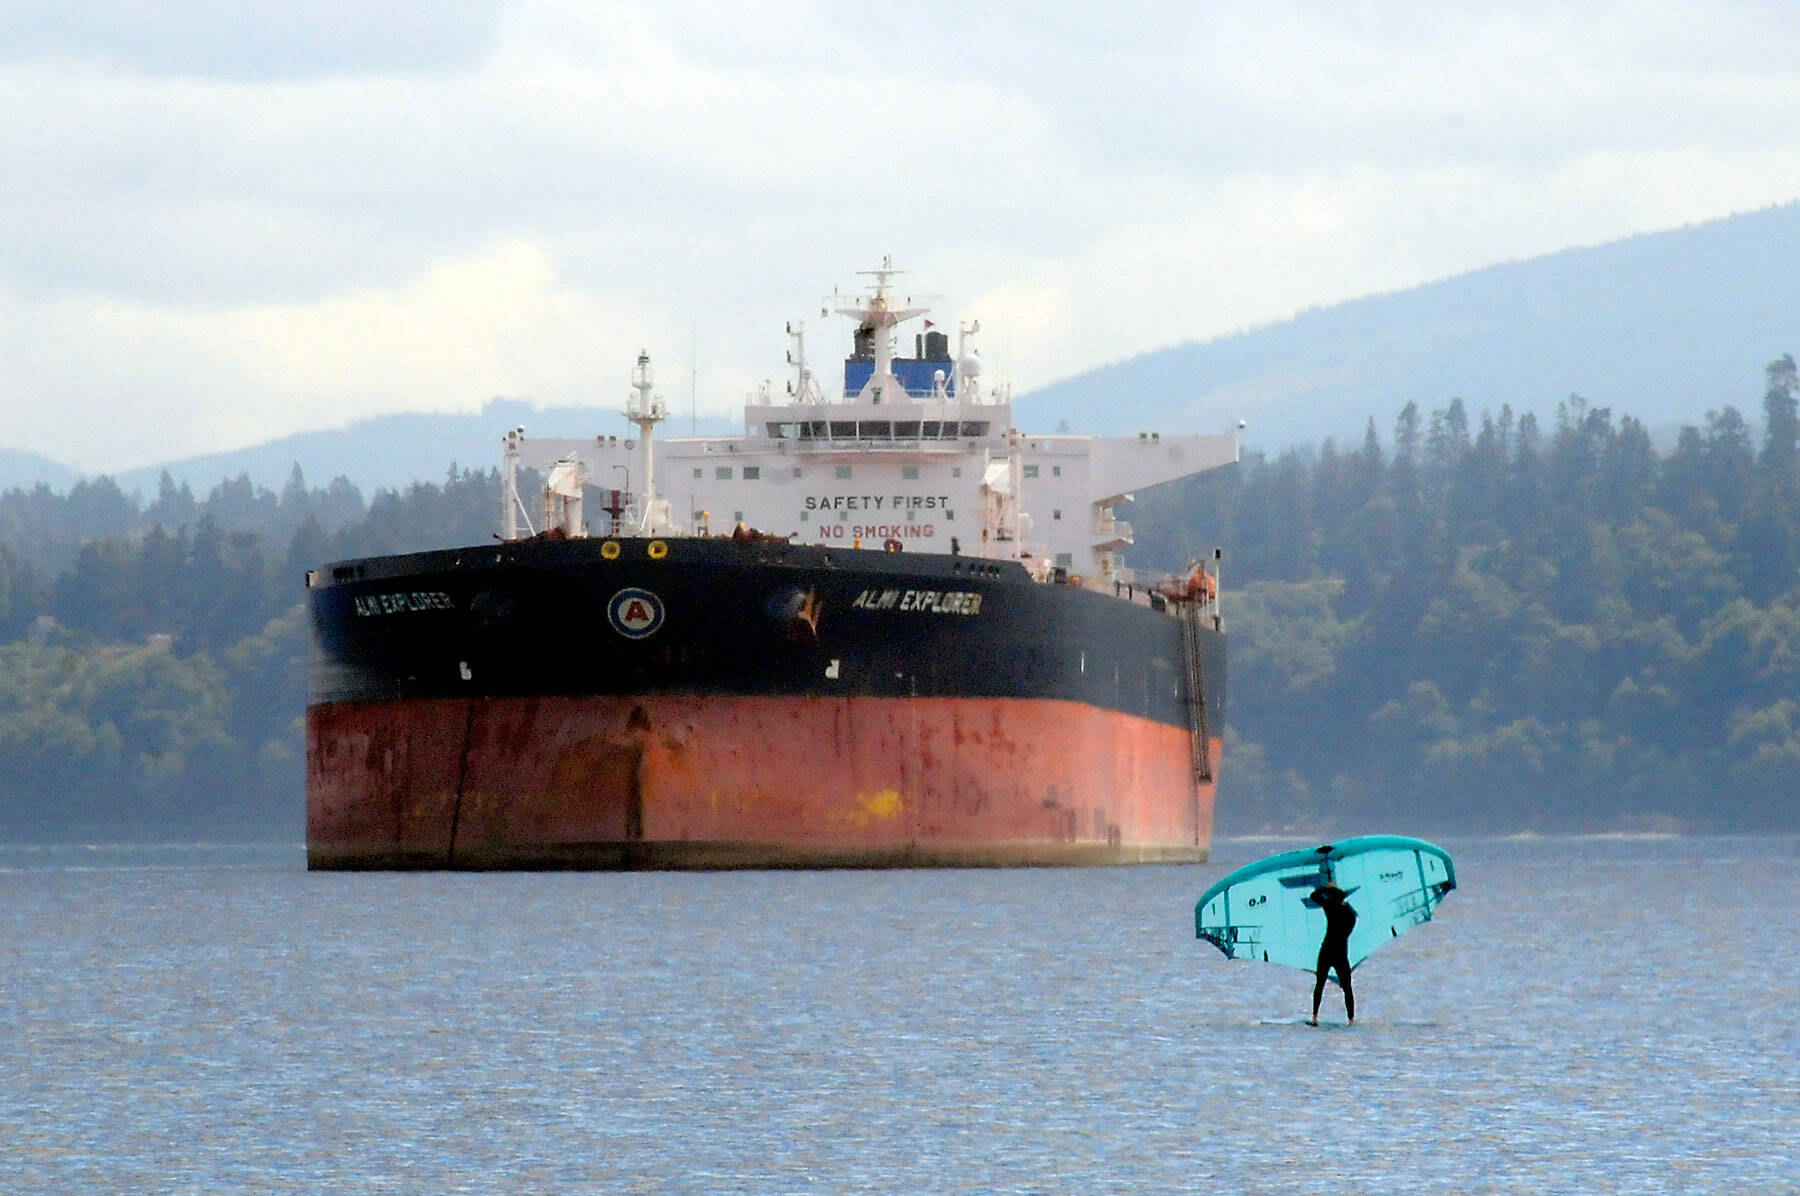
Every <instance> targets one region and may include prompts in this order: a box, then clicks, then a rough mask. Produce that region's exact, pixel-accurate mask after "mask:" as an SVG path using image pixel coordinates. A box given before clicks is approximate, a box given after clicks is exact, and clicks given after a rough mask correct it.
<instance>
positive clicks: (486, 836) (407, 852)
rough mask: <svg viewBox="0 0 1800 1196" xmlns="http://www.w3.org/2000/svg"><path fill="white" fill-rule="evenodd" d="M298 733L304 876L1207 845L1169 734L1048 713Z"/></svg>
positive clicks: (731, 714)
mask: <svg viewBox="0 0 1800 1196" xmlns="http://www.w3.org/2000/svg"><path fill="white" fill-rule="evenodd" d="M308 735H309V741H310V751H309V768H310V771H311V776H310V784H309V787H308V807H307V822H308V851H309V860H310V862H311V863H312V865H313V866H314V867H319V868H471V869H481V868H732V867H756V868H772V867H857V866H862V867H887V866H899V865H943V866H953V865H976V866H979V865H1005V864H1079V863H1125V862H1145V861H1169V862H1174V861H1195V860H1203V859H1204V858H1205V856H1206V845H1207V844H1208V843H1209V842H1210V839H1211V821H1212V793H1211V786H1210V785H1207V786H1204V787H1201V788H1196V787H1195V786H1194V785H1193V784H1192V780H1191V776H1190V774H1189V772H1188V762H1189V756H1188V751H1189V743H1188V736H1187V733H1186V732H1185V731H1184V730H1183V729H1181V728H1178V727H1171V726H1169V725H1167V724H1165V723H1158V722H1154V721H1152V720H1148V719H1144V718H1142V717H1138V716H1133V715H1128V714H1123V713H1120V712H1117V711H1107V710H1097V709H1094V708H1092V707H1087V706H1083V705H1080V704H1078V703H1071V702H1062V701H1055V700H1037V701H1033V700H1029V699H1025V700H1021V699H959V698H919V699H911V698H874V697H853V698H843V699H827V698H811V697H738V698H731V697H719V696H714V695H658V696H644V697H586V698H579V697H569V698H562V697H556V698H488V699H463V700H457V699H436V700H407V701H386V702H381V701H377V702H346V703H334V704H328V705H323V706H317V707H315V708H313V710H312V711H311V712H310V713H309V715H308ZM1213 750H1214V752H1215V753H1216V752H1217V750H1218V745H1217V744H1214V745H1213ZM1183 794H1186V795H1188V797H1187V800H1173V801H1172V800H1170V797H1171V795H1183Z"/></svg>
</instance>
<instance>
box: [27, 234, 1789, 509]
mask: <svg viewBox="0 0 1800 1196" xmlns="http://www.w3.org/2000/svg"><path fill="white" fill-rule="evenodd" d="M1784 352H1800V203H1790V204H1785V205H1782V206H1780V207H1775V208H1768V209H1764V210H1762V211H1758V212H1751V213H1746V214H1742V215H1737V216H1729V217H1726V218H1724V219H1722V220H1715V221H1711V222H1709V223H1705V224H1699V225H1690V226H1686V227H1683V228H1678V229H1671V230H1669V231H1666V232H1657V233H1646V234H1643V235H1641V236H1636V237H1630V238H1627V239H1625V240H1622V241H1615V242H1612V243H1610V244H1606V245H1599V246H1594V247H1591V248H1581V249H1566V250H1563V251H1561V252H1559V253H1553V254H1550V255H1547V256H1545V257H1538V258H1531V259H1529V260H1526V261H1522V262H1508V263H1504V264H1501V265H1497V266H1489V267H1486V268H1483V269H1480V270H1475V271H1472V272H1470V273H1467V274H1460V275H1457V276H1455V277H1452V278H1446V279H1442V280H1440V281H1437V282H1432V283H1426V284H1424V285H1422V286H1417V287H1413V288H1412V289H1410V290H1405V291H1397V292H1393V293H1390V294H1383V295H1372V296H1368V297H1366V298H1362V299H1354V300H1350V301H1349V302H1345V303H1340V304H1337V305H1335V306H1332V307H1327V308H1318V309H1313V310H1311V311H1306V312H1303V313H1301V314H1300V315H1298V316H1295V317H1294V318H1293V319H1291V320H1286V321H1283V322H1281V323H1278V324H1271V325H1268V326H1266V327H1262V328H1257V329H1253V330H1251V331H1249V332H1244V333H1240V334H1237V335H1234V336H1228V337H1221V338H1219V339H1216V340H1212V341H1206V342H1195V343H1191V344H1185V345H1178V346H1175V347H1173V348H1168V349H1161V350H1157V351H1155V352H1151V353H1145V354H1142V355H1140V356H1137V357H1133V358H1131V359H1129V360H1127V361H1122V362H1118V363H1116V364H1113V365H1107V366H1102V367H1100V368H1098V369H1093V370H1089V371H1087V372H1086V373H1083V374H1078V375H1076V376H1075V377H1072V378H1067V379H1064V380H1063V381H1061V382H1057V383H1053V384H1052V385H1049V386H1046V387H1043V388H1041V389H1038V390H1035V391H1032V392H1030V393H1028V394H1024V395H1022V396H1020V397H1019V398H1018V400H1017V403H1016V418H1017V419H1018V421H1019V423H1020V424H1021V426H1024V427H1028V428H1030V429H1032V430H1034V431H1050V430H1052V429H1054V428H1057V427H1058V426H1059V425H1062V424H1064V423H1066V424H1067V425H1068V426H1069V428H1070V429H1072V430H1074V431H1077V432H1093V433H1103V434H1121V433H1123V434H1129V433H1131V432H1134V431H1148V430H1157V431H1164V430H1166V431H1171V432H1173V431H1197V432H1222V431H1226V430H1228V429H1232V428H1235V427H1236V425H1237V421H1238V420H1240V419H1244V420H1247V421H1248V423H1249V426H1248V428H1247V429H1246V431H1245V439H1246V442H1247V443H1248V444H1250V445H1253V446H1261V447H1264V448H1272V449H1280V448H1284V447H1287V446H1289V445H1294V444H1303V443H1318V442H1320V441H1322V440H1324V439H1325V438H1326V437H1328V436H1330V437H1336V438H1337V439H1338V440H1339V441H1340V442H1346V441H1360V439H1361V437H1362V434H1363V429H1364V427H1365V426H1366V424H1367V422H1368V420H1369V419H1370V417H1371V416H1372V417H1373V418H1374V420H1375V423H1376V427H1377V429H1378V430H1379V432H1380V433H1381V436H1382V439H1383V442H1384V443H1385V442H1387V441H1388V440H1389V438H1390V435H1391V433H1392V430H1393V420H1394V416H1395V414H1396V413H1397V412H1398V411H1399V410H1400V408H1401V407H1403V406H1404V405H1405V404H1406V403H1407V402H1408V401H1409V400H1412V401H1416V402H1418V404H1419V405H1420V407H1421V408H1423V409H1424V410H1426V411H1430V410H1432V409H1434V408H1437V407H1442V406H1443V405H1445V404H1446V403H1448V402H1449V401H1450V399H1451V398H1452V397H1455V396H1461V397H1462V398H1463V399H1464V401H1465V402H1466V403H1467V404H1468V406H1469V407H1470V409H1471V414H1472V415H1475V416H1479V414H1480V413H1481V412H1482V411H1483V410H1488V411H1494V412H1497V411H1498V410H1499V408H1500V405H1501V404H1502V403H1510V404H1511V405H1512V407H1513V409H1514V410H1515V411H1521V412H1523V411H1533V412H1536V413H1538V415H1539V416H1540V418H1544V417H1548V416H1549V415H1551V414H1552V413H1553V412H1554V411H1555V409H1556V405H1557V404H1558V403H1559V402H1562V401H1563V400H1565V399H1567V398H1568V397H1569V395H1570V394H1571V393H1578V394H1580V395H1582V396H1583V397H1584V398H1586V399H1587V400H1588V401H1589V403H1590V404H1592V405H1594V406H1601V407H1612V408H1614V409H1615V410H1617V411H1620V412H1622V413H1627V414H1630V415H1633V416H1636V417H1637V418H1639V419H1641V420H1643V421H1644V422H1645V423H1646V424H1648V425H1650V426H1651V427H1652V428H1653V429H1655V428H1673V427H1675V426H1677V425H1679V424H1682V423H1695V422H1698V421H1699V420H1700V419H1701V418H1702V417H1703V416H1704V414H1705V413H1706V412H1707V411H1708V410H1713V409H1717V408H1720V407H1723V406H1725V405H1727V404H1730V405H1733V406H1736V407H1737V408H1738V409H1739V410H1741V411H1743V412H1744V413H1745V414H1746V415H1747V416H1749V417H1751V418H1752V419H1754V418H1755V417H1756V415H1757V414H1758V404H1759V402H1760V400H1761V397H1762V384H1763V376H1762V371H1763V367H1764V366H1765V365H1766V364H1767V363H1768V362H1769V361H1770V360H1772V359H1773V358H1775V357H1777V356H1779V355H1781V354H1782V353H1784ZM520 424H523V425H524V426H525V428H526V430H527V433H528V434H530V435H534V436H570V437H586V436H592V435H596V434H601V433H606V434H611V435H622V434H624V433H625V432H626V431H627V430H628V425H626V424H625V422H624V419H623V417H622V415H621V413H620V411H619V410H618V409H616V408H601V407H557V408H546V409H539V408H537V407H534V406H532V405H531V404H530V403H527V402H522V401H520V400H516V399H494V400H492V401H490V402H489V403H488V404H487V405H486V406H484V407H483V408H482V409H481V411H479V412H476V413H463V414H401V415H383V416H376V417H374V418H371V419H366V420H362V421H359V422H357V423H355V424H352V425H350V426H349V427H347V428H340V429H333V430H329V431H317V432H302V433H299V434H296V435H293V436H286V437H283V438H281V439H279V440H273V441H269V442H268V443H265V444H260V445H255V446H253V447H250V448H244V449H238V450H234V451H231V452H223V453H213V454H208V455H205V456H198V457H189V458H185V459H182V460H177V461H171V462H168V463H166V464H162V465H155V466H149V467H147V468H144V469H135V470H129V471H126V472H124V473H122V474H119V475H117V476H116V478H115V480H116V481H117V482H118V483H119V485H120V487H121V488H122V489H124V490H125V491H126V492H127V493H130V492H132V491H133V490H136V491H138V492H140V493H142V494H144V495H145V496H147V497H149V496H154V495H155V493H156V489H157V482H158V479H159V477H160V475H161V473H162V472H163V471H164V470H165V469H166V470H167V471H168V472H169V473H170V475H171V476H173V477H174V478H175V479H176V480H177V481H184V482H186V483H187V484H189V485H190V486H192V487H193V488H194V490H195V491H196V492H197V493H202V494H203V493H205V492H207V491H209V490H210V489H211V488H212V487H213V486H214V485H216V484H217V483H218V482H219V481H220V480H222V479H224V478H227V477H236V476H237V475H239V474H247V475H249V477H250V479H251V480H252V481H254V482H256V483H258V484H259V485H263V486H268V487H270V488H271V489H275V488H279V487H280V486H281V485H282V484H284V483H285V482H286V480H287V478H288V475H289V474H290V472H291V471H292V469H293V467H294V466H295V465H296V464H298V465H299V466H300V468H301V469H302V471H303V472H304V473H305V475H306V477H307V478H308V480H309V481H311V482H313V483H314V484H322V483H324V482H328V481H330V480H331V479H332V478H335V477H337V476H339V475H343V476H347V477H349V478H350V480H351V481H353V482H355V483H356V484H357V485H359V486H361V487H363V488H364V489H365V490H373V489H375V488H377V487H382V486H386V487H401V486H405V485H407V484H408V483H410V482H413V481H419V480H424V481H435V480H439V479H441V478H442V477H443V476H444V473H445V471H446V470H447V469H448V468H449V467H450V465H451V464H452V463H455V464H457V465H458V466H461V467H465V468H478V469H487V468H490V467H492V466H494V465H497V464H499V461H500V438H501V436H502V435H503V434H504V433H505V430H506V429H507V428H510V427H514V426H517V425H520ZM690 426H691V425H690V424H689V422H688V421H687V420H685V419H682V418H680V417H677V418H675V419H672V420H671V421H670V422H669V424H668V425H666V428H667V430H668V432H669V434H671V435H686V434H688V431H689V427H690ZM740 426H741V425H740V424H739V423H738V421H737V419H736V418H735V417H732V418H726V417H720V416H712V417H706V418H703V419H701V420H700V421H699V423H698V431H699V432H700V433H702V434H706V435H721V434H728V433H730V432H733V431H736V430H737V429H738V428H739V427H740ZM77 476H79V475H78V473H77V471H76V470H74V469H72V468H70V467H68V466H64V465H60V464H58V463H56V462H54V461H50V460H48V459H46V458H43V457H41V456H38V455H37V454H33V453H26V452H18V451H11V450H0V488H10V487H12V486H31V485H34V484H36V483H37V482H38V481H43V482H46V483H48V484H49V485H51V486H52V487H53V488H55V489H59V490H61V489H66V488H67V486H68V485H69V484H70V483H72V482H73V481H74V480H75V479H76V477H77Z"/></svg>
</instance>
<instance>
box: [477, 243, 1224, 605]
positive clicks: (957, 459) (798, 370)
mask: <svg viewBox="0 0 1800 1196" xmlns="http://www.w3.org/2000/svg"><path fill="white" fill-rule="evenodd" d="M864 273H865V274H867V275H870V276H872V278H873V282H872V283H871V284H870V285H869V286H868V288H867V289H866V291H865V292H864V293H862V294H859V295H844V294H841V293H840V294H834V295H832V296H830V297H828V298H827V299H826V301H825V304H824V306H825V308H826V310H828V311H831V310H835V311H836V312H837V313H838V314H839V315H843V316H846V317H848V318H850V319H851V320H853V321H854V322H855V327H854V332H853V340H852V344H853V348H852V352H851V354H850V356H849V357H848V358H846V359H845V361H844V363H843V373H842V388H841V391H840V392H839V394H838V395H836V396H834V397H832V398H827V397H826V396H825V394H824V392H823V389H822V387H821V386H820V384H819V380H818V378H817V376H816V375H815V374H814V373H813V371H812V368H811V366H810V365H809V363H808V361H807V356H806V329H805V326H804V325H803V324H795V323H790V324H789V325H788V326H787V333H788V336H789V338H790V340H791V341H792V344H791V347H790V349H789V351H788V355H787V360H788V364H789V366H790V367H791V369H792V371H793V376H792V378H791V380H790V381H789V382H788V384H787V394H786V396H784V399H783V401H776V399H775V396H773V395H771V394H769V393H767V390H766V389H765V390H764V391H763V392H761V393H759V394H756V395H753V396H751V398H750V399H749V401H748V402H747V403H746V405H745V408H744V431H743V434H742V435H741V436H732V437H686V438H683V437H674V438H669V439H665V440H662V441H660V442H659V444H658V446H657V452H656V454H655V455H654V456H652V454H651V453H650V451H649V450H650V445H649V438H650V436H651V434H652V431H653V429H654V426H655V424H656V423H657V422H659V421H660V420H661V419H662V418H663V417H664V414H665V412H664V408H663V405H662V403H661V400H660V399H659V398H656V397H655V396H654V395H653V393H652V384H651V382H650V375H649V360H648V355H647V354H646V355H642V356H640V358H639V362H638V370H637V372H636V373H635V374H634V377H633V389H634V394H633V397H632V399H631V401H630V402H629V403H628V404H627V418H628V419H630V420H631V422H632V423H633V424H635V425H636V426H637V428H638V431H639V435H638V437H636V438H625V439H619V438H617V437H611V436H601V437H597V438H596V439H595V440H593V441H532V442H527V441H526V440H525V438H524V436H523V433H522V431H517V430H515V432H514V433H512V434H509V439H508V478H509V479H512V478H513V477H514V475H515V472H516V467H517V465H518V464H527V465H534V466H536V467H537V468H540V469H544V470H545V471H546V473H547V476H548V477H550V479H551V485H550V486H549V487H547V488H546V496H545V503H544V507H543V511H542V518H543V523H542V524H541V525H540V526H558V527H561V528H562V530H563V532H564V534H567V535H585V534H597V535H631V534H643V535H671V536H675V535H711V534H718V533H721V532H729V531H731V530H732V529H733V528H734V527H735V526H736V525H738V524H745V525H748V526H749V527H751V528H754V529H757V530H759V531H762V532H768V533H773V534H776V535H780V536H792V537H793V538H795V539H796V540H797V541H801V542H809V543H823V544H831V545H838V546H842V547H856V546H860V547H867V548H879V547H887V548H889V549H894V550H911V551H928V552H957V553H961V554H963V555H967V556H977V557H985V558H989V559H1005V560H1019V561H1022V562H1024V563H1025V564H1026V565H1027V566H1028V567H1031V568H1033V569H1034V570H1035V571H1038V572H1039V573H1040V574H1041V575H1044V576H1049V575H1050V574H1052V573H1055V574H1057V575H1059V576H1069V577H1076V578H1079V579H1081V580H1082V581H1084V582H1086V583H1087V584H1090V585H1095V586H1101V587H1105V588H1108V589H1111V588H1112V587H1113V586H1114V584H1115V583H1117V582H1118V581H1120V580H1121V579H1129V578H1130V573H1129V571H1128V570H1126V569H1125V568H1124V565H1123V561H1122V559H1121V554H1122V553H1123V552H1124V550H1125V549H1127V548H1129V547H1130V545H1131V544H1132V543H1133V532H1132V528H1131V525H1130V523H1129V522H1127V521H1125V520H1124V519H1122V518H1120V517H1119V512H1120V509H1121V508H1123V507H1125V506H1127V505H1128V504H1130V503H1131V502H1132V495H1133V492H1135V491H1136V490H1138V489H1141V488H1143V487H1145V486H1153V485H1156V484H1159V483H1161V482H1167V481H1172V480H1174V479H1176V478H1180V477H1185V476H1187V475H1189V474H1193V473H1198V472H1201V471H1203V470H1207V469H1213V468H1216V467H1218V466H1221V465H1226V464H1230V463H1231V462H1234V461H1236V460H1237V459H1238V445H1237V438H1236V437H1235V436H1231V435H1224V436H1198V435H1173V436H1164V435H1162V434H1161V433H1160V432H1144V433H1140V434H1138V435H1136V436H1131V437H1100V436H1075V435H1063V434H1058V435H1052V436H1043V435H1031V434H1028V433H1024V432H1021V431H1019V430H1018V429H1017V428H1015V427H1014V426H1013V407H1012V400H1011V395H1010V392H1009V391H1008V389H1007V388H1006V387H1005V386H988V385H985V381H984V379H983V377H982V370H981V359H980V357H979V355H978V354H977V353H976V352H975V351H974V350H973V348H972V347H971V343H970V342H971V340H972V338H973V337H974V336H975V335H976V334H977V333H979V331H980V324H979V322H975V321H971V322H969V323H967V324H959V325H958V326H957V331H956V338H955V339H956V346H955V352H954V353H952V351H951V337H950V335H949V334H948V333H945V332H943V331H942V330H940V329H938V328H936V327H935V326H934V325H933V324H932V323H931V321H929V320H924V321H923V327H922V329H921V330H920V331H919V332H917V333H914V334H912V343H911V346H910V348H911V350H912V354H911V356H904V355H897V354H896V352H895V349H896V345H897V339H898V337H899V333H898V332H897V329H898V328H899V326H900V325H902V324H904V323H906V322H908V321H911V320H913V319H922V318H923V317H924V316H926V315H927V314H928V313H929V311H930V310H931V309H930V306H929V303H928V302H927V301H926V300H924V299H921V298H917V297H914V296H910V295H902V294H899V293H898V292H897V291H896V289H895V287H894V282H893V280H894V278H895V276H897V275H898V274H899V273H900V271H898V270H895V269H894V268H893V266H892V264H891V262H885V261H884V262H883V264H882V266H881V268H880V269H878V270H871V271H865V272H864ZM584 489H585V490H586V491H593V490H596V489H597V490H598V492H599V498H600V501H599V502H598V503H591V502H590V504H589V505H588V506H586V507H584V506H583V505H582V494H583V492H584ZM507 503H508V508H507V509H508V517H509V520H511V521H512V522H509V523H508V524H507V525H506V536H507V538H509V539H510V538H513V536H515V535H516V534H517V530H516V520H517V517H518V516H519V515H522V514H524V513H525V508H524V505H523V504H522V503H521V502H520V501H519V498H518V495H517V491H516V484H515V483H512V482H511V481H510V480H509V485H508V499H507ZM591 510H598V511H600V512H601V513H602V514H603V515H604V516H606V517H605V518H602V519H600V520H599V521H598V522H597V524H596V523H593V522H590V521H589V520H588V519H587V518H586V516H585V514H584V512H585V511H591ZM529 522H530V521H529V520H527V530H528V531H529V530H532V529H530V527H529Z"/></svg>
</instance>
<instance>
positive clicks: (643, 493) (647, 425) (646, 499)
mask: <svg viewBox="0 0 1800 1196" xmlns="http://www.w3.org/2000/svg"><path fill="white" fill-rule="evenodd" d="M654 386H655V383H653V382H652V381H651V377H650V351H649V350H648V349H639V350H638V359H637V368H636V369H634V370H632V371H631V389H632V390H633V391H635V392H636V393H635V394H633V395H632V396H631V397H630V398H629V399H626V400H625V418H626V419H628V420H630V421H631V422H632V423H634V424H636V425H637V428H638V477H639V478H641V479H642V481H640V482H639V491H638V494H637V497H636V502H635V504H634V510H633V512H632V514H633V517H634V518H635V520H636V524H637V527H636V532H637V534H638V535H640V536H647V535H649V534H650V530H651V528H650V523H651V511H652V509H653V507H654V505H655V501H656V473H655V464H656V463H655V459H654V457H653V456H652V454H651V451H650V431H651V429H652V428H654V427H656V425H657V424H659V423H661V422H662V421H663V420H664V419H666V418H667V417H668V414H669V412H668V408H667V407H666V406H664V404H663V400H662V396H661V395H658V394H653V393H651V392H652V389H653V387H654Z"/></svg>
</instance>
